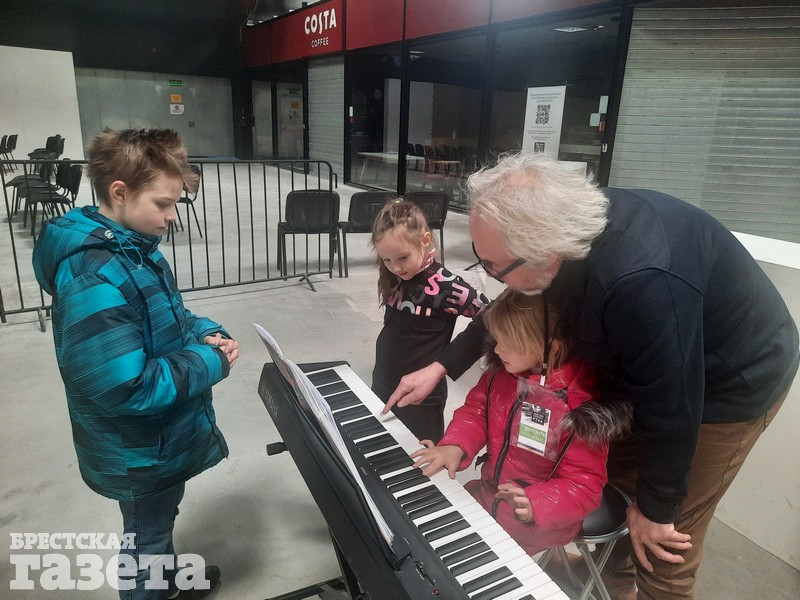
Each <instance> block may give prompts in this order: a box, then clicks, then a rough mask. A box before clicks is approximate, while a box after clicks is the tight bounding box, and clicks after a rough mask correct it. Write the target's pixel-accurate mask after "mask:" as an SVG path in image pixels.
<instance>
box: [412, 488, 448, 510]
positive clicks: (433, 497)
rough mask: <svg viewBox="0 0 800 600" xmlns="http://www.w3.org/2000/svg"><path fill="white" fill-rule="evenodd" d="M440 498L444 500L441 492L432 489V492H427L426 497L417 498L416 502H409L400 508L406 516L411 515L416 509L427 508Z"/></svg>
mask: <svg viewBox="0 0 800 600" xmlns="http://www.w3.org/2000/svg"><path fill="white" fill-rule="evenodd" d="M442 498H444V494H442V492H440V491H439V490H438V489H436V488H433V490H432V491H430V492H428V493H427V494H426V495H424V496H422V497H421V498H417V499H416V500H409V501H408V502H406V503H405V504H403V505H402V507H403V510H404V511H406V513H407V514H411V513H412V512H414V511H415V510H416V509H418V508H422V507H423V506H428V505H429V504H432V503H434V502H438V501H439V500H441V499H442ZM448 502H449V500H448Z"/></svg>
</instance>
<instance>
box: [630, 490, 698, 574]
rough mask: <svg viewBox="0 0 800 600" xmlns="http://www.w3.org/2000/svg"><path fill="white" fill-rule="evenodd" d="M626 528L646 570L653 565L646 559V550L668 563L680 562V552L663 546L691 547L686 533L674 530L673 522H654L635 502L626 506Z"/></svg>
mask: <svg viewBox="0 0 800 600" xmlns="http://www.w3.org/2000/svg"><path fill="white" fill-rule="evenodd" d="M628 529H630V536H631V544H632V545H633V551H634V553H635V554H636V558H638V559H639V563H641V565H642V566H643V567H644V568H645V569H647V570H648V571H651V572H652V570H653V565H652V564H650V561H649V560H647V554H646V552H645V549H646V550H649V551H650V552H651V553H652V554H653V556H655V557H656V558H658V559H660V560H663V561H666V562H669V563H676V564H677V563H682V562H683V557H682V556H681V555H680V554H674V553H672V552H667V550H666V549H665V548H673V549H675V550H688V549H689V548H691V547H692V543H691V541H690V540H691V539H692V536H690V535H689V534H687V533H680V532H678V531H675V525H674V524H673V523H656V522H655V521H651V520H650V519H648V518H647V517H645V516H644V514H642V511H640V510H639V507H638V506H636V503H633V504H631V505H630V506H629V507H628Z"/></svg>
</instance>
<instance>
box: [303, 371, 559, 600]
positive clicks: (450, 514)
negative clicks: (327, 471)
mask: <svg viewBox="0 0 800 600" xmlns="http://www.w3.org/2000/svg"><path fill="white" fill-rule="evenodd" d="M308 377H309V379H310V380H311V382H312V383H313V384H314V386H315V387H316V388H317V390H318V391H319V392H320V394H321V395H322V396H323V397H324V398H325V400H326V401H327V402H328V404H329V406H330V408H331V412H332V413H333V416H334V419H335V420H336V422H337V424H338V426H339V429H340V430H341V432H342V435H343V436H344V437H347V438H349V439H350V440H351V441H352V442H353V443H354V444H355V446H356V448H358V450H359V451H360V452H361V453H362V454H363V455H364V457H365V458H366V460H367V461H368V463H369V464H370V466H371V467H372V468H373V469H374V470H375V472H376V474H377V475H378V477H380V479H381V481H382V482H383V484H384V485H385V486H386V488H387V489H388V490H389V492H390V493H391V494H392V496H393V497H394V498H395V500H396V501H397V502H398V504H399V505H400V507H401V509H402V510H403V512H404V513H405V514H406V515H408V517H409V518H410V519H411V521H412V522H413V523H414V525H415V526H416V527H417V528H418V529H419V532H420V534H421V536H422V537H423V538H424V539H425V540H427V542H428V544H430V546H431V547H432V549H433V551H434V552H435V554H436V555H437V556H438V557H439V558H440V559H441V561H442V563H443V564H444V565H445V566H446V568H447V569H449V571H450V572H451V573H452V574H453V576H454V577H455V579H456V580H457V581H458V583H459V584H460V585H461V586H462V587H463V589H464V591H465V592H466V593H467V595H468V596H469V597H470V598H471V599H472V600H545V599H547V600H569V597H568V596H567V595H566V594H565V593H564V592H562V591H561V589H560V588H559V587H558V585H556V583H554V582H553V581H552V580H551V579H550V577H549V576H548V575H547V574H546V573H545V572H544V571H542V569H541V568H540V567H539V565H537V564H536V563H535V562H534V561H533V559H531V558H530V556H528V555H527V554H526V553H525V552H524V551H523V550H522V548H520V547H519V545H518V544H517V543H516V542H515V541H514V540H513V539H512V538H511V536H509V535H508V533H506V531H505V530H504V529H503V528H502V527H500V525H498V524H497V522H496V521H495V520H494V519H493V518H492V517H491V515H490V514H489V513H488V512H486V510H484V508H483V507H482V506H481V505H480V504H478V502H477V501H476V500H475V499H474V498H473V497H472V496H471V495H470V493H469V492H467V491H466V490H465V489H464V488H463V486H462V485H461V484H460V483H459V482H458V481H456V480H453V479H450V477H449V476H448V475H447V471H444V470H443V471H439V472H438V473H436V474H435V475H433V476H432V477H430V478H429V477H425V476H424V475H422V472H421V471H420V470H419V469H413V468H412V465H413V462H414V461H413V460H412V459H411V458H410V457H409V455H410V454H412V453H413V452H415V451H416V450H419V449H420V448H421V447H422V446H420V444H419V442H418V440H417V438H416V437H415V436H414V435H413V434H412V433H411V432H410V431H409V430H408V429H407V428H406V427H405V425H403V424H402V423H401V422H400V420H399V419H398V418H397V417H394V416H393V415H391V414H390V415H387V416H386V417H381V416H380V412H381V410H383V407H384V405H383V403H382V402H381V401H380V400H379V399H378V398H377V397H376V396H375V395H374V394H373V393H372V390H370V389H369V387H368V386H367V385H366V384H365V383H364V382H363V381H362V380H361V379H360V378H359V377H358V376H357V375H356V374H355V373H354V372H353V371H352V370H351V369H350V368H349V367H347V366H344V365H342V366H337V367H334V368H331V369H324V370H321V371H315V372H311V373H308Z"/></svg>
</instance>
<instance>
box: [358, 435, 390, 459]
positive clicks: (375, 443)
mask: <svg viewBox="0 0 800 600" xmlns="http://www.w3.org/2000/svg"><path fill="white" fill-rule="evenodd" d="M396 445H397V441H396V440H395V439H394V438H393V437H392V436H391V434H390V433H383V434H381V435H377V436H375V437H372V438H369V439H368V440H364V441H363V442H358V443H357V444H356V448H358V450H359V452H361V454H370V453H371V452H376V451H377V450H383V449H384V448H389V447H391V446H396Z"/></svg>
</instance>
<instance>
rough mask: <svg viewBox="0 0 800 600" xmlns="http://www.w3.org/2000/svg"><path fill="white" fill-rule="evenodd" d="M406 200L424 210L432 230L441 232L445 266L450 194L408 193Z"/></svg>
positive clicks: (440, 240)
mask: <svg viewBox="0 0 800 600" xmlns="http://www.w3.org/2000/svg"><path fill="white" fill-rule="evenodd" d="M406 200H409V201H411V202H413V203H414V204H416V205H417V206H419V207H420V208H421V209H422V212H423V213H424V214H425V218H426V219H427V221H428V227H430V228H431V230H435V229H438V230H439V247H440V249H441V251H442V264H444V221H445V219H446V218H447V209H448V207H449V206H450V194H449V193H447V192H408V193H407V194H406Z"/></svg>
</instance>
